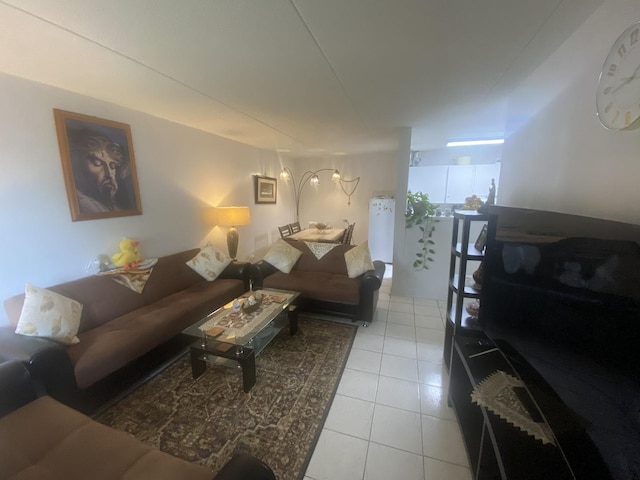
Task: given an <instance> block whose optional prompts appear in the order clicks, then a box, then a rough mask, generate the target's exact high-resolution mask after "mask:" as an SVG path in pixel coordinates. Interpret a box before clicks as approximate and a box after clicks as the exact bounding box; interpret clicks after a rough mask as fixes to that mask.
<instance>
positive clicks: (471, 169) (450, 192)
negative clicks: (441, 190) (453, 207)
mask: <svg viewBox="0 0 640 480" xmlns="http://www.w3.org/2000/svg"><path fill="white" fill-rule="evenodd" d="M448 168H449V174H448V176H447V193H446V197H445V198H446V200H445V203H464V199H465V198H467V197H469V196H470V195H472V194H473V179H474V173H475V166H474V165H451V166H450V167H448Z"/></svg>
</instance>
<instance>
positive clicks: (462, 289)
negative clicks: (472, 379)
mask: <svg viewBox="0 0 640 480" xmlns="http://www.w3.org/2000/svg"><path fill="white" fill-rule="evenodd" d="M488 220H489V216H488V215H485V214H482V213H478V212H477V211H475V210H455V211H454V212H453V231H452V234H451V258H450V263H449V289H448V293H447V310H446V311H447V319H446V320H447V321H446V324H445V339H444V349H443V350H444V352H443V355H444V361H445V365H446V366H447V368H449V366H450V364H451V355H452V353H453V340H454V338H455V337H456V336H457V335H472V336H477V335H481V330H480V329H479V327H478V325H477V321H476V319H474V318H473V317H471V316H470V315H468V314H467V312H466V311H465V300H468V299H476V300H477V299H479V298H480V290H479V289H476V288H473V287H471V286H468V285H466V280H467V278H466V277H467V267H468V263H469V262H471V261H482V259H483V258H484V252H483V251H480V250H477V249H476V248H475V238H474V239H472V238H471V224H472V223H473V222H485V223H486V222H487V221H488Z"/></svg>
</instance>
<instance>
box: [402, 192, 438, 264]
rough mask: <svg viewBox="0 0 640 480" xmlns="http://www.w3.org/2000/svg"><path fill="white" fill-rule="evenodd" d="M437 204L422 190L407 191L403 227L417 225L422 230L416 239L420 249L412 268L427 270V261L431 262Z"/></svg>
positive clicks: (433, 252) (433, 251)
mask: <svg viewBox="0 0 640 480" xmlns="http://www.w3.org/2000/svg"><path fill="white" fill-rule="evenodd" d="M436 208H438V205H436V204H435V203H431V202H430V201H429V195H428V194H426V193H422V192H416V193H412V192H411V190H409V191H408V192H407V210H406V212H405V215H404V219H405V228H412V227H415V226H417V227H418V228H419V229H420V232H422V235H421V237H420V238H419V239H418V244H419V246H420V250H419V251H418V252H417V253H416V259H415V260H414V262H413V268H415V269H418V270H428V269H429V262H433V257H432V255H433V254H435V253H436V252H435V250H434V248H433V247H434V245H435V242H434V241H433V239H432V238H433V232H434V231H435V228H436V223H437V222H438V220H437V219H436V217H435V214H436Z"/></svg>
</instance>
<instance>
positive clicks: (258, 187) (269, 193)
mask: <svg viewBox="0 0 640 480" xmlns="http://www.w3.org/2000/svg"><path fill="white" fill-rule="evenodd" d="M254 178H255V186H254V189H255V198H256V203H276V194H277V190H278V181H277V180H276V179H275V178H271V177H263V176H261V175H255V176H254Z"/></svg>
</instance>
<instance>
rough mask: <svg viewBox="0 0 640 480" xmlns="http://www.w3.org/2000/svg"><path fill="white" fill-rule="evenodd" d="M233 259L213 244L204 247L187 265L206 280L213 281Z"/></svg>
mask: <svg viewBox="0 0 640 480" xmlns="http://www.w3.org/2000/svg"><path fill="white" fill-rule="evenodd" d="M230 263H231V259H230V258H229V257H228V256H226V255H225V254H224V253H223V252H221V251H220V250H218V249H217V248H216V247H214V246H213V245H208V246H206V247H204V248H203V249H202V250H200V252H198V254H197V255H196V256H195V257H193V258H192V259H191V260H189V261H188V262H187V265H188V266H189V267H190V268H192V269H193V270H195V271H196V272H198V273H199V274H200V276H201V277H202V278H204V279H206V280H209V281H212V280H215V279H216V278H218V275H220V274H221V273H222V271H223V270H224V269H225V268H227V265H229V264H230Z"/></svg>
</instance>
